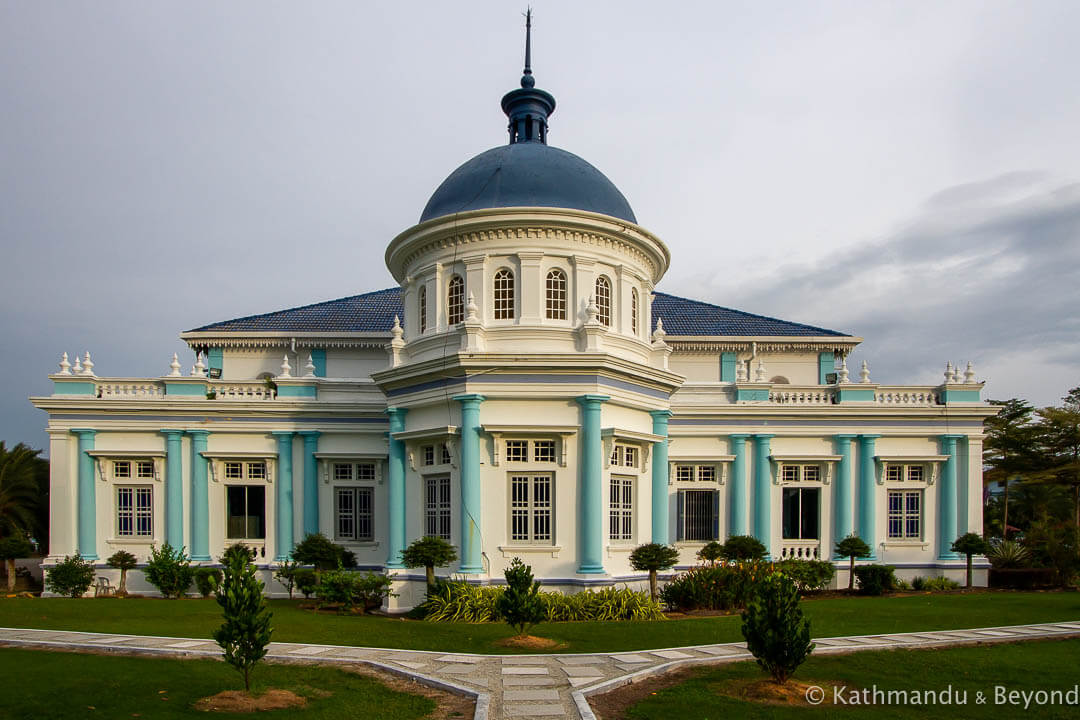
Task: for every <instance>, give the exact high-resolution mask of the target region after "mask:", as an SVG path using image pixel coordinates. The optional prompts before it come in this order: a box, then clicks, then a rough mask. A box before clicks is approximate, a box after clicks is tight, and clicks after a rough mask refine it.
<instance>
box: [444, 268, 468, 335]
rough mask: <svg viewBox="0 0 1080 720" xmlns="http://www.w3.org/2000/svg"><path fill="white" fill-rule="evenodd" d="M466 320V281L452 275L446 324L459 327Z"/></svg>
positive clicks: (447, 297) (447, 302) (447, 295)
mask: <svg viewBox="0 0 1080 720" xmlns="http://www.w3.org/2000/svg"><path fill="white" fill-rule="evenodd" d="M464 320H465V281H464V280H462V279H461V276H460V275H451V276H450V284H449V285H448V286H447V290H446V322H447V323H449V324H450V325H457V324H458V323H460V322H463V321H464Z"/></svg>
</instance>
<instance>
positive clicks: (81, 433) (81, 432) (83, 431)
mask: <svg viewBox="0 0 1080 720" xmlns="http://www.w3.org/2000/svg"><path fill="white" fill-rule="evenodd" d="M97 433H98V431H97V430H90V429H87V428H79V429H77V430H74V429H73V430H72V431H71V434H72V435H78V436H79V437H83V436H84V435H85V436H86V437H94V436H95V435H97Z"/></svg>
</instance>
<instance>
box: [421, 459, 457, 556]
mask: <svg viewBox="0 0 1080 720" xmlns="http://www.w3.org/2000/svg"><path fill="white" fill-rule="evenodd" d="M421 481H422V484H423V488H422V489H423V498H424V505H423V518H422V522H423V528H424V536H425V537H437V538H442V539H443V540H446V541H448V542H449V541H451V540H452V539H453V534H454V494H453V481H452V479H451V477H450V473H438V474H433V475H424V476H423V477H422V478H421ZM444 490H445V494H444V492H443V491H444ZM433 492H434V501H433V497H432V496H433ZM444 524H445V528H446V529H445V532H444V531H443V529H442V528H443V526H444ZM432 528H435V529H436V531H435V532H432Z"/></svg>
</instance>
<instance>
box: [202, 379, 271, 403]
mask: <svg viewBox="0 0 1080 720" xmlns="http://www.w3.org/2000/svg"><path fill="white" fill-rule="evenodd" d="M209 390H210V392H211V393H213V394H214V398H215V399H216V400H273V399H274V398H275V397H277V393H276V392H275V391H274V389H273V388H271V387H268V386H267V385H266V383H264V382H246V383H245V382H238V383H210V384H209Z"/></svg>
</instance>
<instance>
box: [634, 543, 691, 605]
mask: <svg viewBox="0 0 1080 720" xmlns="http://www.w3.org/2000/svg"><path fill="white" fill-rule="evenodd" d="M678 561H679V551H678V550H676V549H675V548H673V547H671V546H670V545H662V544H660V543H646V544H644V545H638V546H637V547H636V548H634V550H633V551H632V552H631V553H630V567H632V568H634V569H635V570H637V571H639V572H641V571H648V573H649V597H651V598H652V599H653V600H656V598H657V597H658V596H659V593H658V592H657V589H656V572H657V571H658V570H667V569H668V568H670V567H672V566H674V565H675V563H676V562H678Z"/></svg>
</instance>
